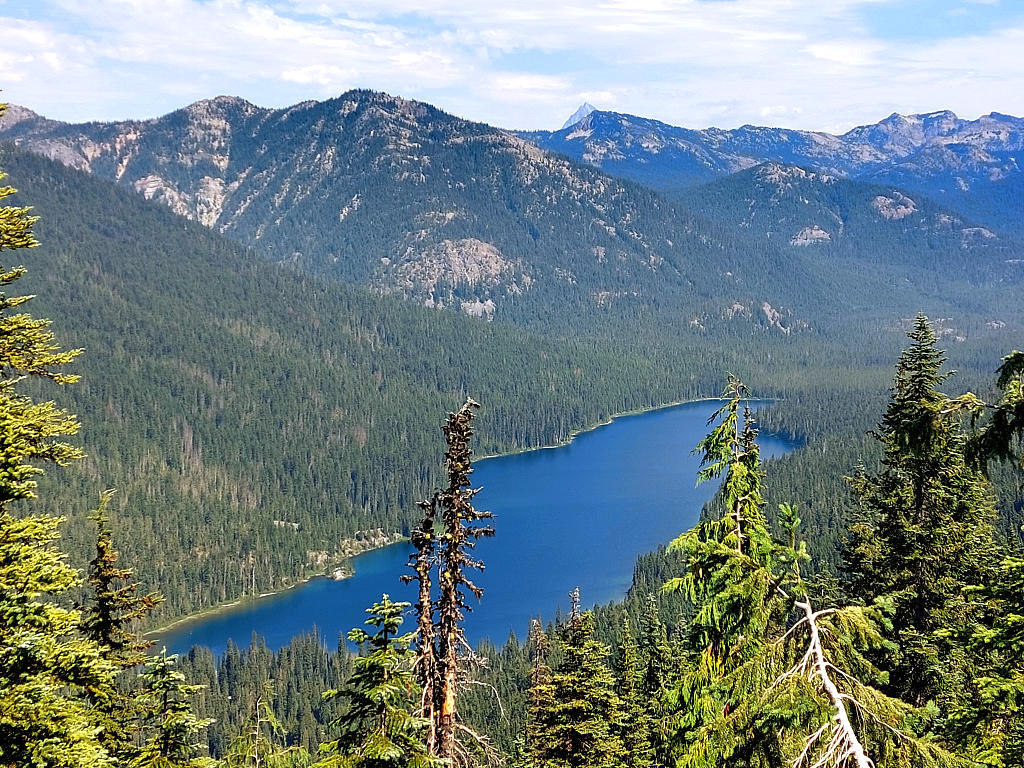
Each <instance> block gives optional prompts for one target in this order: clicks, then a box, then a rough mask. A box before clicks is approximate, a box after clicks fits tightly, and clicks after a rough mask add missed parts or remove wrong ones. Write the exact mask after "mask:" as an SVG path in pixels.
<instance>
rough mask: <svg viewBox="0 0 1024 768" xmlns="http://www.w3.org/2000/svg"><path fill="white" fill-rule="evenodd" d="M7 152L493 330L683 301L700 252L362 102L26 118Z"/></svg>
mask: <svg viewBox="0 0 1024 768" xmlns="http://www.w3.org/2000/svg"><path fill="white" fill-rule="evenodd" d="M0 140H8V141H13V142H15V143H17V144H20V145H22V146H24V147H26V148H28V149H31V150H32V151H34V152H37V153H40V154H44V155H46V156H48V157H51V158H53V159H56V160H59V161H60V162H62V163H64V164H66V165H69V166H72V167H75V168H79V169H82V170H87V171H89V172H91V173H93V174H96V175H98V176H101V177H104V178H107V179H110V180H113V181H116V182H118V183H120V184H122V185H125V186H128V187H130V188H131V189H134V190H135V191H136V192H138V193H139V194H141V195H143V196H145V197H147V198H149V199H153V200H157V201H160V202H162V203H164V204H166V205H167V206H169V207H170V208H171V209H173V210H174V211H176V212H177V213H179V214H181V215H183V216H186V217H188V218H190V219H193V220H196V221H199V222H202V223H203V224H204V225H206V226H208V227H211V228H213V229H216V230H219V231H221V232H223V233H225V234H227V235H229V236H231V237H233V238H235V239H237V240H240V241H242V242H244V243H247V244H251V245H255V246H258V247H259V249H260V250H261V251H263V252H264V253H266V254H268V255H269V256H270V258H271V259H272V260H274V261H277V262H280V263H283V264H290V265H294V266H296V267H297V268H300V269H303V270H306V271H309V272H313V273H317V274H325V275H330V276H333V277H337V278H340V279H343V280H347V281H350V282H356V283H363V284H368V285H371V286H374V287H376V288H377V289H379V290H381V291H383V292H386V293H396V294H399V295H402V296H404V297H406V298H411V299H415V300H417V301H421V302H423V303H426V304H428V305H432V306H446V307H455V308H461V309H462V310H463V311H466V312H468V313H470V314H476V315H480V316H483V317H488V318H490V317H494V316H496V315H500V314H501V313H502V312H503V311H506V310H507V309H508V308H509V307H512V306H513V305H514V306H515V307H520V308H522V311H523V312H528V311H534V310H535V309H536V307H537V306H538V305H542V306H550V302H551V301H552V300H554V299H555V297H556V296H557V300H558V301H559V302H562V303H564V304H568V305H572V304H574V303H578V304H583V305H589V306H590V307H597V306H598V305H599V302H598V300H597V299H595V298H594V297H595V296H597V295H616V296H637V297H638V296H646V297H650V296H654V295H672V294H679V293H690V292H692V285H693V283H694V281H695V280H696V279H697V277H698V274H697V273H698V272H699V270H700V264H699V261H700V260H699V259H694V258H693V251H694V249H695V248H696V247H697V246H698V245H700V244H701V243H702V242H706V241H707V238H706V236H705V237H704V239H703V241H702V239H701V235H698V234H697V233H695V232H694V231H693V227H692V225H691V223H690V222H689V219H688V217H687V216H685V215H684V214H683V213H681V212H679V211H675V210H673V209H672V206H671V205H670V204H668V203H666V202H664V201H662V200H660V199H658V198H657V197H656V196H655V195H653V194H652V193H650V192H649V191H647V190H643V189H639V188H636V187H634V186H632V185H628V184H624V183H623V182H621V181H618V180H616V179H613V178H610V177H608V176H606V175H604V174H602V173H600V172H597V171H595V170H593V169H591V168H589V167H587V166H585V165H579V164H576V163H573V162H571V161H569V160H566V159H564V158H559V157H555V156H553V155H551V154H549V153H547V152H544V151H542V150H540V149H539V148H537V147H536V146H535V145H534V144H532V143H530V142H529V141H526V140H524V139H522V138H520V137H518V136H515V135H512V134H510V133H508V132H505V131H502V130H499V129H495V128H492V127H490V126H486V125H482V124H479V123H472V122H468V121H465V120H460V119H458V118H455V117H452V116H451V115H447V114H445V113H444V112H441V111H440V110H437V109H435V108H433V107H431V106H429V105H427V104H423V103H420V102H414V101H408V100H405V99H401V98H396V97H392V96H388V95H386V94H381V93H375V92H370V91H352V92H349V93H346V94H343V95H342V96H340V97H338V98H336V99H331V100H329V101H324V102H305V103H302V104H297V105H295V106H293V107H290V108H288V109H281V110H269V109H261V108H258V107H256V106H254V105H252V104H249V103H248V102H245V101H243V100H241V99H235V98H230V97H218V98H216V99H212V100H207V101H200V102H197V103H195V104H192V105H189V106H188V107H185V108H184V109H181V110H178V111H176V112H172V113H170V114H168V115H165V116H163V117H160V118H156V119H153V120H146V121H130V122H122V123H109V124H86V125H65V124H59V123H53V122H49V121H44V120H42V119H41V118H39V117H38V116H36V115H32V114H31V113H27V112H22V111H18V112H16V113H15V114H14V115H13V116H8V118H7V120H6V121H5V123H4V124H3V127H2V128H0ZM595 254H602V256H596V255H595ZM566 275H573V276H575V277H574V278H573V280H567V279H566ZM624 283H625V284H628V285H629V287H630V292H628V293H627V292H623V291H622V290H621V286H622V284H624ZM625 300H626V299H623V301H625ZM606 303H607V302H604V304H606ZM531 305H532V306H533V307H534V310H531V309H530V307H531ZM602 305H603V304H602Z"/></svg>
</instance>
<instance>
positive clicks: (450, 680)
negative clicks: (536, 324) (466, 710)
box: [403, 398, 494, 765]
mask: <svg viewBox="0 0 1024 768" xmlns="http://www.w3.org/2000/svg"><path fill="white" fill-rule="evenodd" d="M479 407H480V406H479V404H478V403H476V402H474V401H473V400H472V399H469V398H467V399H466V403H465V404H464V405H463V406H462V407H461V408H460V409H459V410H458V411H457V412H455V413H450V414H449V415H448V418H447V419H446V421H445V424H444V428H443V429H444V436H445V440H446V442H447V444H448V450H447V452H446V453H445V457H444V458H445V470H446V472H447V475H448V485H447V486H446V487H445V488H443V489H440V490H438V491H436V492H435V493H434V494H433V496H432V497H431V498H430V499H429V500H427V501H423V502H420V508H421V509H423V512H424V515H423V519H422V521H421V524H420V526H419V527H418V528H417V529H416V531H415V532H414V533H413V535H412V543H413V546H414V547H415V548H416V552H415V554H413V555H412V557H411V558H410V563H409V565H410V567H411V568H412V569H413V571H414V575H410V576H405V577H403V578H404V579H405V581H413V580H415V581H416V582H418V584H419V600H418V602H417V603H416V613H417V622H418V634H417V639H416V648H417V652H418V658H417V661H416V665H417V667H416V668H417V672H418V675H419V678H420V682H421V684H422V686H423V712H422V714H423V717H425V718H426V719H428V720H429V721H430V726H429V729H428V733H427V741H428V748H429V749H430V752H431V754H433V755H435V756H437V757H440V758H443V759H446V760H449V761H450V762H451V764H452V765H468V764H471V763H473V762H475V760H474V755H475V754H479V753H483V754H484V755H485V756H486V755H487V754H488V753H489V752H490V747H489V745H488V744H487V743H486V741H485V740H484V739H482V738H481V737H479V736H478V735H477V734H475V733H474V732H473V731H471V730H470V729H469V728H467V727H466V726H465V725H463V724H462V723H460V722H459V719H458V706H457V705H458V694H459V691H460V690H461V689H463V688H464V687H465V685H466V684H467V682H468V681H467V670H468V668H469V667H471V666H472V665H474V664H478V663H481V662H482V661H483V660H482V659H480V658H479V657H478V656H476V654H475V653H474V652H473V650H472V648H471V647H470V646H469V643H467V642H466V636H465V631H464V629H463V627H462V621H463V618H464V616H465V614H464V612H465V611H469V610H472V609H471V608H470V606H469V605H468V604H467V603H466V597H467V593H468V594H472V595H473V596H474V597H476V598H477V599H479V598H480V596H481V595H482V594H483V590H482V589H480V588H479V587H477V586H476V584H474V583H473V581H472V580H471V579H470V578H469V576H468V572H469V571H470V570H473V569H476V570H483V563H482V562H481V561H480V560H478V559H476V558H475V557H473V556H472V554H471V552H472V550H473V548H474V547H475V546H476V540H477V539H479V538H481V537H487V536H493V535H494V528H492V527H491V526H489V525H482V524H481V521H483V520H489V519H491V517H492V515H491V513H490V512H481V511H478V510H477V509H475V508H474V507H473V497H474V496H476V494H477V493H478V492H479V491H480V489H479V488H473V487H472V486H471V484H470V475H471V474H472V472H473V467H472V451H471V448H470V442H471V439H472V437H473V429H472V425H473V417H474V411H475V410H476V409H477V408H479ZM435 574H436V579H437V582H436V585H437V594H438V597H437V599H436V600H434V599H433V589H434V581H433V579H434V577H435Z"/></svg>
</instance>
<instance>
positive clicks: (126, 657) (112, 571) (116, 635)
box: [82, 491, 162, 763]
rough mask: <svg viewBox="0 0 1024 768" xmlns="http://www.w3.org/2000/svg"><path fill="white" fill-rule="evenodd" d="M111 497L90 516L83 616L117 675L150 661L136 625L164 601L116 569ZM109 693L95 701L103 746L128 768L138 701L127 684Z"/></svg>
mask: <svg viewBox="0 0 1024 768" xmlns="http://www.w3.org/2000/svg"><path fill="white" fill-rule="evenodd" d="M112 495H113V491H107V492H105V493H104V494H103V495H102V496H101V497H100V503H99V506H98V507H97V508H96V509H95V510H94V511H93V513H92V514H91V515H90V517H91V518H92V520H94V521H95V523H96V556H95V557H94V558H93V559H92V560H91V561H90V563H89V575H88V582H89V585H90V587H91V588H92V600H91V602H90V603H89V604H88V605H87V606H86V607H85V609H84V610H83V614H82V633H83V634H84V635H85V636H86V637H87V638H89V639H90V640H92V641H93V642H95V643H96V644H97V645H98V646H99V648H100V651H101V653H102V655H103V658H104V659H106V660H107V661H108V662H110V663H111V664H112V665H113V666H114V668H115V669H116V670H117V671H118V672H127V671H128V670H131V669H134V668H135V667H137V666H140V665H141V664H144V663H145V662H146V660H147V656H146V653H145V652H146V649H147V648H149V647H151V646H152V644H153V643H152V642H151V641H148V640H144V639H143V638H142V637H141V636H140V635H139V634H138V632H137V631H136V629H135V626H136V623H137V622H138V621H140V620H141V619H142V618H144V617H145V616H146V615H147V614H149V612H150V611H152V610H153V608H155V607H156V605H157V604H158V603H159V602H160V601H161V599H162V598H161V596H160V595H159V594H158V593H156V592H151V593H149V594H147V595H139V594H137V593H138V588H139V585H138V583H136V582H133V581H132V580H131V579H132V575H133V572H132V571H131V570H130V569H128V568H120V567H118V565H117V561H118V557H119V555H118V553H117V550H116V549H114V543H113V539H112V536H111V532H110V528H109V526H108V522H109V521H108V518H107V513H106V506H107V503H108V502H109V500H110V497H111V496H112ZM112 683H114V684H113V685H111V686H110V687H109V688H108V689H107V690H104V691H101V692H96V693H94V694H93V695H92V696H91V698H92V701H93V706H94V708H95V711H96V714H97V715H98V719H99V722H100V723H101V724H102V726H103V731H102V732H101V736H100V738H101V741H102V742H103V744H104V746H105V747H106V748H107V751H109V752H110V754H111V755H112V756H114V757H115V758H116V759H117V760H119V761H122V762H125V763H127V761H128V759H129V757H130V756H131V755H132V754H133V753H134V749H135V731H136V729H137V725H138V723H137V720H138V717H139V715H140V714H141V713H140V712H138V708H137V706H136V702H135V697H134V696H133V695H132V694H131V693H130V692H129V691H127V690H126V686H127V685H128V684H127V682H126V681H124V680H121V681H120V683H118V681H116V680H113V681H112Z"/></svg>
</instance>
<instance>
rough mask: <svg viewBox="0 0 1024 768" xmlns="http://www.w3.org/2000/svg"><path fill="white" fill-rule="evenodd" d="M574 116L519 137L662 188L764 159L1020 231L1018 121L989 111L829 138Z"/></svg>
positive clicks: (904, 121)
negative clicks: (920, 198)
mask: <svg viewBox="0 0 1024 768" xmlns="http://www.w3.org/2000/svg"><path fill="white" fill-rule="evenodd" d="M581 109H582V108H581ZM578 114H579V115H580V117H579V118H578V119H576V120H573V122H572V123H571V124H569V125H566V126H565V127H563V128H562V129H561V130H558V131H552V132H546V131H533V132H528V133H524V134H522V135H524V136H526V137H527V138H529V139H530V140H531V141H533V142H535V143H536V144H537V145H538V146H540V147H543V148H545V149H549V150H552V151H555V152H558V153H560V154H563V155H567V156H569V157H573V158H576V159H578V160H581V161H583V162H585V163H588V164H590V165H593V166H595V167H598V168H601V169H602V170H604V171H607V172H608V173H612V174H614V175H616V176H622V177H624V178H630V179H633V180H635V181H639V182H642V183H644V184H647V185H649V186H652V187H654V188H656V189H659V190H663V191H665V190H677V189H685V188H687V187H692V186H694V185H697V184H701V183H704V182H707V181H710V180H713V179H717V178H721V177H722V176H726V175H728V174H731V173H735V172H737V171H742V170H745V169H747V168H750V167H752V166H754V165H758V164H760V163H764V162H773V163H784V164H794V165H798V166H801V167H803V168H806V169H809V170H815V171H818V172H820V173H825V174H830V175H834V176H839V177H843V178H849V179H857V180H864V181H870V182H873V183H878V184H890V185H894V186H897V187H900V188H903V189H905V190H908V191H913V192H917V193H920V194H925V195H928V196H931V197H934V198H935V199H936V200H937V201H941V202H943V203H944V204H946V205H950V206H953V207H955V208H957V209H958V210H960V211H962V212H963V213H965V214H967V215H969V216H971V217H972V218H974V219H976V220H978V221H981V222H983V223H985V224H987V225H989V226H994V227H996V228H1001V229H1003V230H1016V231H1020V230H1021V228H1022V227H1024V215H1022V214H1024V168H1022V165H1024V164H1022V163H1020V162H1018V158H1020V156H1021V153H1022V152H1024V119H1022V118H1019V117H1013V116H1011V115H1004V114H1001V113H999V112H992V113H990V114H987V115H983V116H981V117H979V118H978V119H977V120H964V119H961V118H959V117H957V116H956V115H955V114H954V113H952V112H950V111H948V110H943V111H938V112H930V113H927V114H914V115H900V114H892V115H890V116H889V117H887V118H885V119H884V120H881V121H880V122H878V123H874V124H871V125H863V126H859V127H857V128H853V129H852V130H850V131H847V132H846V133H844V134H841V135H833V134H829V133H824V132H820V131H799V130H791V129H787V128H772V127H765V126H755V125H744V126H742V127H740V128H736V129H734V130H721V129H718V128H707V129H703V130H693V129H690V128H679V127H676V126H673V125H668V124H666V123H662V122H659V121H657V120H652V119H650V118H644V117H637V116H635V115H629V114H621V113H617V112H605V111H600V110H594V109H591V110H589V111H586V110H584V111H583V112H580V113H578ZM574 117H575V116H574ZM570 119H572V118H570Z"/></svg>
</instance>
